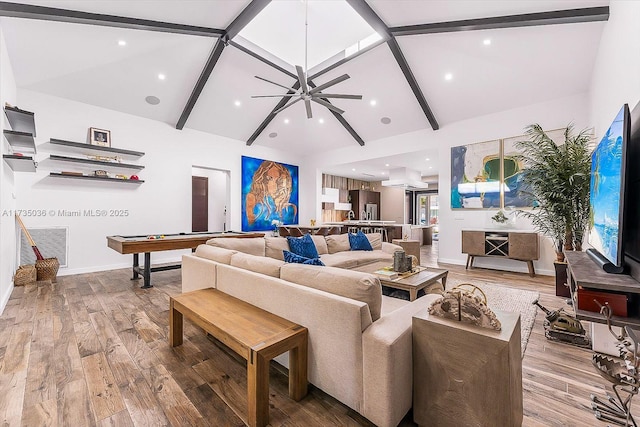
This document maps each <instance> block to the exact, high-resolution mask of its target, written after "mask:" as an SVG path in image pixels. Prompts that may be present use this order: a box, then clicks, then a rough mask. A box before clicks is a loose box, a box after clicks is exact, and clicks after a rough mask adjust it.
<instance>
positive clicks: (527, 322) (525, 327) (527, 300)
mask: <svg viewBox="0 0 640 427" xmlns="http://www.w3.org/2000/svg"><path fill="white" fill-rule="evenodd" d="M461 283H471V284H472V285H475V286H477V287H479V288H480V289H482V291H483V292H484V293H485V294H486V296H487V306H489V308H490V309H492V310H500V311H512V312H518V313H520V328H521V331H520V337H521V349H522V357H524V351H525V350H526V349H527V343H528V342H529V335H531V330H532V329H533V324H534V322H535V320H536V312H537V311H538V307H537V306H535V305H534V304H533V302H534V301H536V300H537V299H538V298H540V293H539V292H533V291H525V290H521V289H513V288H508V287H506V286H500V285H498V284H491V283H488V282H483V281H479V280H473V281H469V280H458V279H453V278H449V279H447V290H450V289H452V288H454V287H455V286H457V285H459V284H461Z"/></svg>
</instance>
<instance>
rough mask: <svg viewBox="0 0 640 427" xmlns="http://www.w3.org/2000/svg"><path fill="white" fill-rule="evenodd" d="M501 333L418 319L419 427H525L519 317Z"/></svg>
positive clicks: (506, 318)
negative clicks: (523, 420)
mask: <svg viewBox="0 0 640 427" xmlns="http://www.w3.org/2000/svg"><path fill="white" fill-rule="evenodd" d="M495 313H496V316H497V317H498V319H499V320H500V323H501V324H502V330H500V331H495V330H493V329H486V328H481V327H478V326H474V325H470V324H468V323H462V322H458V321H454V320H448V319H444V318H441V317H437V316H431V315H430V314H429V313H428V312H427V310H426V309H425V310H422V311H420V312H418V313H417V314H416V315H415V316H413V420H414V421H415V422H416V423H417V424H418V425H420V426H504V427H511V426H521V425H522V359H521V356H520V314H519V313H511V312H501V311H495Z"/></svg>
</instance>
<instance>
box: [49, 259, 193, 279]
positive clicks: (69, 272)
mask: <svg viewBox="0 0 640 427" xmlns="http://www.w3.org/2000/svg"><path fill="white" fill-rule="evenodd" d="M140 261H142V260H140ZM181 261H182V256H178V257H170V258H164V259H161V260H159V261H158V263H157V264H158V265H160V264H166V263H175V262H181ZM153 265H156V264H155V263H154V264H153ZM131 266H132V262H131V261H129V262H125V263H118V264H108V265H98V266H92V267H81V268H61V269H60V270H59V271H58V276H71V275H74V274H87V273H97V272H99V271H108V270H119V269H121V268H131Z"/></svg>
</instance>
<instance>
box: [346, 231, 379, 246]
mask: <svg viewBox="0 0 640 427" xmlns="http://www.w3.org/2000/svg"><path fill="white" fill-rule="evenodd" d="M349 245H351V250H352V251H372V250H373V247H371V243H370V242H369V239H367V235H366V234H364V233H363V232H362V231H358V232H357V233H356V234H353V233H349Z"/></svg>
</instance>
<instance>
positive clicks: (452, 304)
mask: <svg viewBox="0 0 640 427" xmlns="http://www.w3.org/2000/svg"><path fill="white" fill-rule="evenodd" d="M476 292H479V294H478V295H476ZM429 314H432V315H434V316H438V317H443V318H445V319H450V320H457V321H459V322H465V323H470V324H472V325H475V326H480V327H483V328H489V329H494V330H496V331H499V330H500V329H501V328H502V325H501V324H500V321H499V320H498V318H497V317H496V315H495V313H494V312H493V311H491V309H490V308H489V307H487V297H486V295H485V294H484V292H483V291H482V289H480V288H479V287H477V286H475V285H472V284H470V283H463V284H461V285H458V286H457V287H455V288H453V289H451V290H450V291H447V292H445V293H444V294H443V295H442V297H441V298H439V299H437V300H435V301H434V302H433V304H431V306H430V307H429Z"/></svg>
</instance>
